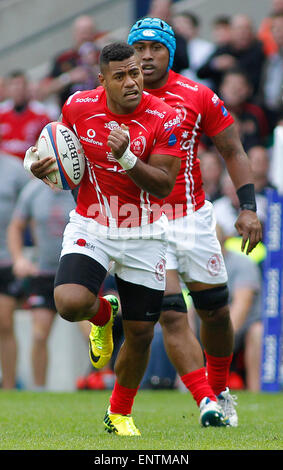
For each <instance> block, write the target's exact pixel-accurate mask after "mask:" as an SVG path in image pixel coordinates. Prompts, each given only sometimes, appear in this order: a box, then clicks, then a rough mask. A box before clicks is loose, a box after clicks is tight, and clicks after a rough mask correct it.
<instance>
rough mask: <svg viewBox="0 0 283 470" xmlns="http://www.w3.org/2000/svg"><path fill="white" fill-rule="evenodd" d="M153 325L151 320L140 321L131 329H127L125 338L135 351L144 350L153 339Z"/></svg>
mask: <svg viewBox="0 0 283 470" xmlns="http://www.w3.org/2000/svg"><path fill="white" fill-rule="evenodd" d="M153 336H154V325H153V324H152V322H140V325H138V326H137V325H136V326H135V327H134V328H132V329H127V331H126V336H125V339H126V341H127V343H128V345H129V346H131V347H133V348H134V349H135V351H138V352H141V353H143V352H145V351H146V350H147V349H148V348H149V347H150V344H151V342H152V340H153Z"/></svg>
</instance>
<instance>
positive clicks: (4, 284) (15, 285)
mask: <svg viewBox="0 0 283 470" xmlns="http://www.w3.org/2000/svg"><path fill="white" fill-rule="evenodd" d="M23 284H24V281H22V280H19V279H17V278H16V277H15V276H14V274H13V270H12V266H7V267H4V268H0V294H4V295H8V296H9V297H14V298H16V299H17V298H20V297H23V296H24V287H23Z"/></svg>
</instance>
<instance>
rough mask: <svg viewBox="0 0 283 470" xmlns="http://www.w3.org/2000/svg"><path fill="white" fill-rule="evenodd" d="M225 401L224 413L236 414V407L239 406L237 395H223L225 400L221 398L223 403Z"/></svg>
mask: <svg viewBox="0 0 283 470" xmlns="http://www.w3.org/2000/svg"><path fill="white" fill-rule="evenodd" d="M222 400H223V401H224V403H223V405H224V412H225V414H229V413H231V412H234V411H235V410H234V407H235V406H237V404H238V403H237V397H236V395H231V394H230V393H227V394H225V395H224V394H223V398H221V401H222Z"/></svg>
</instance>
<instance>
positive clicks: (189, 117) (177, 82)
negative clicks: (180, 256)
mask: <svg viewBox="0 0 283 470" xmlns="http://www.w3.org/2000/svg"><path fill="white" fill-rule="evenodd" d="M147 91H148V92H149V93H151V94H152V95H154V96H157V97H159V98H161V99H162V100H164V102H166V103H167V104H169V105H170V106H172V107H173V108H175V109H176V111H177V112H178V115H179V116H180V118H181V120H182V124H181V127H182V131H181V153H182V165H181V169H180V172H179V174H178V177H177V180H176V184H175V187H174V189H173V191H172V192H171V194H170V195H169V196H168V198H167V199H166V202H167V204H168V205H169V206H170V208H171V207H172V208H173V210H171V211H170V210H169V211H168V212H167V216H168V218H169V219H173V218H177V217H182V216H184V215H186V214H187V213H188V212H189V211H190V210H193V211H196V210H198V209H200V207H202V206H203V204H204V201H205V193H204V190H203V188H202V177H201V171H200V162H199V159H198V157H197V155H198V145H199V141H200V137H201V135H202V134H203V133H204V134H206V135H207V136H208V137H213V136H214V135H216V134H218V133H219V132H221V131H223V130H224V129H225V128H226V127H228V126H230V125H231V124H232V123H233V122H234V120H233V118H232V116H231V115H230V114H229V112H228V111H227V109H226V108H225V106H224V103H223V101H222V100H220V98H219V97H218V96H217V95H216V94H215V93H214V92H213V91H212V90H210V89H209V88H207V87H206V86H204V85H202V84H200V83H197V82H194V81H192V80H190V79H188V78H186V77H183V76H182V75H180V74H177V73H175V72H173V71H172V70H170V72H169V77H168V80H167V83H166V84H165V85H164V86H163V87H161V88H159V89H156V90H155V89H153V90H147Z"/></svg>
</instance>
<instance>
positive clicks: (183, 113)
mask: <svg viewBox="0 0 283 470" xmlns="http://www.w3.org/2000/svg"><path fill="white" fill-rule="evenodd" d="M174 109H175V111H176V112H177V113H178V117H179V118H180V120H181V122H183V121H184V120H185V119H186V117H187V110H186V108H185V106H183V105H181V104H179V103H177V105H176V106H174Z"/></svg>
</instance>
